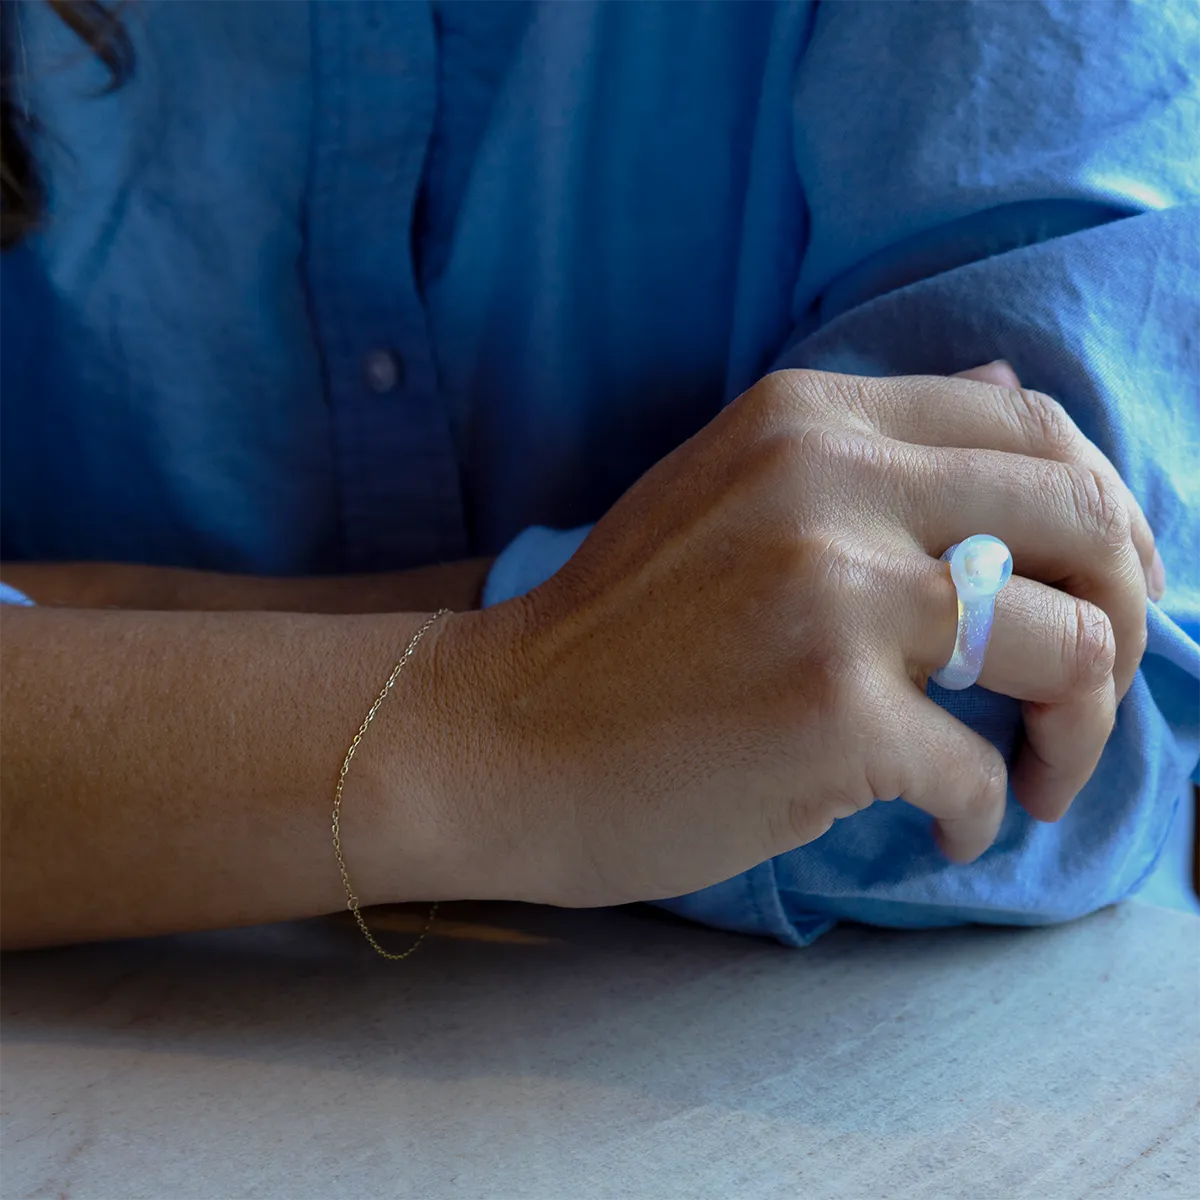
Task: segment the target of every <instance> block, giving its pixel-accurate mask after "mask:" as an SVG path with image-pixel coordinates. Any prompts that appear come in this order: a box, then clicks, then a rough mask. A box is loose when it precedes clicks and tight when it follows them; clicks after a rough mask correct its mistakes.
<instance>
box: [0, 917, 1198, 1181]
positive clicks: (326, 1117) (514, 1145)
mask: <svg viewBox="0 0 1200 1200" xmlns="http://www.w3.org/2000/svg"><path fill="white" fill-rule="evenodd" d="M374 920H375V923H376V924H378V925H381V926H385V927H390V933H391V936H392V937H394V938H395V939H396V940H397V942H398V944H399V943H402V941H403V938H404V936H405V931H406V930H408V929H411V928H412V927H413V926H414V924H415V923H416V922H417V921H418V920H419V917H418V916H417V915H416V914H415V913H412V912H409V911H406V910H392V911H389V912H386V913H376V914H375V916H374ZM2 995H3V1022H2V1025H0V1035H2V1060H0V1065H2V1068H3V1075H2V1089H3V1141H2V1152H3V1155H2V1158H0V1194H2V1195H3V1197H4V1198H5V1200H17V1198H18V1197H48V1198H50V1200H62V1198H69V1200H92V1198H104V1200H133V1198H135V1197H148V1198H153V1200H188V1198H199V1200H233V1198H241V1197H263V1198H266V1200H303V1198H306V1197H314V1198H320V1200H334V1198H338V1197H354V1198H364V1197H404V1198H413V1200H442V1198H443V1197H445V1198H450V1197H453V1198H455V1200H475V1198H479V1200H484V1198H486V1200H508V1198H510V1197H511V1198H513V1200H516V1198H521V1200H589V1198H597V1200H600V1198H603V1200H609V1198H610V1197H611V1198H616V1197H622V1198H635V1200H640V1198H643V1197H645V1198H647V1200H649V1198H654V1200H659V1198H663V1200H667V1198H671V1200H674V1198H676V1197H704V1198H709V1197H712V1198H720V1200H760V1198H765V1197H772V1198H774V1197H778V1198H780V1200H827V1198H828V1200H834V1198H837V1200H868V1198H869V1200H908V1198H910V1197H912V1198H918V1197H919V1198H922V1200H946V1198H949V1200H990V1198H993V1197H994V1198H996V1200H1025V1198H1028V1200H1083V1198H1085V1197H1086V1198H1088V1200H1101V1198H1103V1200H1133V1198H1137V1197H1141V1198H1153V1200H1173V1198H1176V1197H1180V1198H1182V1197H1188V1198H1191V1197H1194V1196H1195V1195H1197V1194H1198V1188H1197V1182H1196V1181H1197V1180H1198V1179H1200V1130H1198V1125H1197V1101H1198V1098H1200V920H1197V919H1196V918H1193V917H1190V916H1186V915H1183V914H1180V913H1172V912H1167V911H1165V910H1161V909H1155V908H1151V907H1149V906H1146V905H1137V904H1134V905H1128V906H1125V907H1122V908H1118V909H1111V910H1107V911H1105V912H1102V913H1099V914H1098V915H1096V916H1094V917H1091V918H1089V919H1088V920H1085V921H1082V922H1079V923H1076V924H1074V925H1070V926H1065V927H1061V928H1056V929H1040V930H1024V931H1022V930H995V929H962V930H950V931H941V932H933V933H917V934H913V933H894V932H880V931H871V930H866V929H859V928H842V929H839V930H836V931H835V932H834V933H832V934H830V935H829V936H827V937H826V938H824V939H822V940H821V941H820V942H818V943H817V944H816V945H815V946H813V947H811V948H810V949H807V950H787V949H783V948H781V947H778V946H775V945H773V944H771V943H768V942H764V941H757V940H754V939H751V938H741V937H735V936H730V935H726V934H721V933H717V932H713V931H711V930H706V929H701V928H699V927H696V926H692V925H687V924H684V923H682V922H678V921H676V920H675V919H673V918H669V917H666V916H665V915H662V914H658V913H656V912H654V911H653V910H649V909H636V908H635V909H614V910H606V911H591V912H570V911H559V910H553V909H541V908H533V907H525V906H521V905H486V906H484V905H481V906H450V907H449V908H447V909H446V910H445V919H443V920H442V921H441V922H440V924H439V936H438V937H437V938H436V940H434V941H432V942H431V943H430V944H428V945H427V946H424V947H422V949H421V951H420V952H419V953H418V954H417V955H415V956H414V957H413V958H411V959H409V960H407V961H406V962H404V963H400V964H395V963H389V962H385V961H384V960H382V959H378V958H376V957H375V956H374V955H373V954H372V952H371V951H370V950H369V949H368V948H367V947H366V946H365V944H364V943H363V942H362V941H361V938H360V937H359V936H358V934H357V933H356V931H355V930H354V929H353V927H352V926H351V925H350V924H349V923H348V920H347V919H344V918H341V917H337V918H328V919H324V920H319V921H310V922H301V923H296V924H291V925H279V926H270V927H263V928H256V929H245V930H237V931H232V932H225V933H214V934H193V935H188V936H184V937H177V938H170V939H160V940H154V941H144V942H131V943H123V944H114V945H104V946H91V947H82V948H75V949H69V950H56V951H38V952H33V953H25V954H14V955H9V956H7V957H6V958H5V959H4V961H3V992H2Z"/></svg>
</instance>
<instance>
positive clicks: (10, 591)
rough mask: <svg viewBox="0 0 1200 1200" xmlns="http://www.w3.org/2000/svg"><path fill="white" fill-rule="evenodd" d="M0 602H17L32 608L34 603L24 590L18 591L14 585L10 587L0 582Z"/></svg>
mask: <svg viewBox="0 0 1200 1200" xmlns="http://www.w3.org/2000/svg"><path fill="white" fill-rule="evenodd" d="M0 604H19V605H23V606H24V607H26V608H33V607H34V604H33V601H32V600H30V598H29V597H28V596H27V595H25V593H24V592H18V591H17V589H16V588H15V587H10V586H9V585H8V584H7V583H0Z"/></svg>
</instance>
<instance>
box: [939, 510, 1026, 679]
mask: <svg viewBox="0 0 1200 1200" xmlns="http://www.w3.org/2000/svg"><path fill="white" fill-rule="evenodd" d="M942 562H945V563H949V564H950V578H951V579H952V580H953V581H954V590H955V591H956V592H957V593H958V633H957V634H956V636H955V639H954V653H953V654H952V655H951V656H950V661H949V662H948V663H947V664H946V665H945V666H944V667H942V668H941V670H939V671H934V673H933V675H932V676H931V678H932V679H933V682H934V683H936V684H937V685H938V686H939V687H944V688H948V689H949V690H950V691H954V692H957V691H961V690H962V689H963V688H969V687H970V686H971V685H972V684H973V683H974V682H975V681H976V680H977V679H978V678H979V672H980V671H982V670H983V656H984V655H985V654H986V653H987V645H988V639H989V638H990V637H991V636H992V620H993V618H994V617H995V615H996V597H997V596H998V595H999V594H1000V592H1001V591H1002V590H1003V588H1004V585H1005V584H1006V583H1008V581H1009V580H1010V579H1011V578H1012V554H1011V552H1010V551H1009V549H1008V547H1007V546H1006V545H1005V544H1004V543H1003V542H1002V541H1001V540H1000V539H999V538H997V537H992V535H991V534H990V533H977V534H975V535H974V536H973V537H969V538H964V539H963V540H962V541H961V542H957V543H956V544H955V545H953V546H951V547H950V549H949V550H947V551H946V553H945V554H943V555H942Z"/></svg>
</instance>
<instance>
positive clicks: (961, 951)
mask: <svg viewBox="0 0 1200 1200" xmlns="http://www.w3.org/2000/svg"><path fill="white" fill-rule="evenodd" d="M444 914H445V917H444V919H443V920H442V921H441V922H440V925H439V930H440V935H439V936H438V937H437V938H436V939H434V940H433V941H431V942H430V944H429V945H427V946H425V947H422V949H421V951H420V952H419V954H417V955H415V956H414V957H413V958H412V959H409V960H407V961H405V962H404V963H391V962H387V961H384V960H382V959H380V958H378V957H377V956H375V955H374V953H373V952H372V951H370V949H369V948H368V947H367V946H366V945H365V944H364V943H363V942H362V940H361V939H360V938H359V936H358V934H357V931H356V930H355V929H354V928H353V926H352V925H351V924H350V922H349V919H348V918H342V917H335V918H325V919H321V920H316V921H307V922H298V923H295V924H288V925H279V926H265V927H260V928H254V929H244V930H234V931H225V932H220V933H203V934H189V935H185V936H180V937H173V938H163V939H155V940H146V941H136V942H125V943H112V944H105V945H95V946H85V947H75V948H69V949H62V950H47V951H32V952H25V953H20V954H12V955H9V956H7V957H6V959H5V961H4V970H3V983H4V987H3V1010H2V1011H3V1021H4V1037H5V1042H6V1043H7V1045H9V1046H10V1047H11V1046H14V1045H18V1044H21V1043H29V1042H54V1043H57V1044H59V1045H79V1046H97V1045H99V1046H103V1047H105V1048H111V1047H121V1048H123V1049H128V1048H130V1047H135V1048H137V1049H138V1050H141V1051H144V1052H147V1053H157V1054H186V1055H200V1056H211V1057H216V1058H221V1059H225V1060H236V1061H252V1062H253V1061H259V1062H263V1063H272V1064H275V1063H296V1064H297V1065H303V1066H304V1067H305V1068H306V1069H308V1070H313V1069H318V1070H319V1069H321V1068H324V1067H327V1068H329V1069H331V1070H333V1069H336V1070H347V1069H351V1070H353V1071H355V1072H356V1073H358V1074H359V1075H360V1076H365V1077H370V1076H372V1075H381V1076H391V1077H395V1076H404V1077H405V1078H412V1077H418V1076H419V1077H422V1078H425V1079H448V1080H466V1079H470V1078H475V1077H479V1076H481V1075H514V1076H519V1075H525V1074H529V1073H537V1074H538V1075H541V1076H546V1075H554V1076H560V1077H561V1076H566V1077H570V1078H574V1079H578V1078H581V1077H582V1078H585V1079H587V1080H588V1081H589V1082H592V1083H595V1084H597V1085H600V1086H605V1085H614V1086H620V1087H622V1088H629V1087H631V1086H632V1087H633V1088H635V1089H636V1090H646V1091H649V1092H652V1093H654V1094H655V1095H659V1096H670V1095H672V1094H674V1093H676V1092H678V1094H679V1096H680V1097H681V1098H682V1097H684V1096H695V1095H696V1094H697V1092H700V1093H702V1094H704V1093H707V1094H710V1095H712V1096H713V1098H714V1099H715V1098H716V1097H717V1096H718V1095H720V1094H725V1095H733V1094H736V1093H738V1092H739V1091H741V1090H743V1089H744V1088H745V1087H748V1086H750V1085H752V1084H753V1083H754V1081H756V1080H762V1079H763V1078H764V1072H768V1073H773V1072H779V1073H782V1072H787V1071H789V1070H794V1069H796V1068H797V1066H798V1065H799V1064H813V1063H815V1062H817V1061H818V1060H834V1061H836V1060H839V1059H841V1060H843V1061H846V1060H848V1059H849V1058H852V1057H854V1055H855V1054H857V1053H860V1052H861V1051H862V1048H863V1043H864V1041H865V1040H869V1039H872V1038H875V1036H876V1035H877V1034H881V1033H882V1034H884V1036H882V1037H879V1038H877V1039H876V1040H878V1042H879V1043H880V1046H883V1045H884V1044H886V1043H887V1041H888V1038H887V1036H886V1033H887V1031H888V1030H891V1031H892V1032H897V1031H898V1027H899V1026H902V1025H903V1023H905V1022H908V1021H911V1022H913V1023H914V1025H920V1024H923V1023H925V1022H930V1021H932V1022H936V1023H942V1022H945V1021H947V1020H953V1019H954V1013H955V1007H956V1003H957V1002H958V1001H957V1000H956V995H959V994H961V992H962V988H961V980H962V978H963V972H964V969H970V968H971V967H972V965H973V966H974V968H976V969H978V970H979V971H986V970H988V969H989V968H990V967H992V966H994V965H995V964H996V963H997V961H998V960H1001V961H1002V960H1004V959H1006V958H1008V957H1010V956H1013V955H1015V954H1019V953H1021V952H1022V949H1025V950H1028V949H1031V948H1032V946H1033V945H1034V944H1041V945H1042V947H1043V949H1047V950H1050V951H1051V952H1052V946H1053V943H1054V941H1055V940H1056V939H1057V938H1059V937H1060V936H1061V931H1055V930H1034V931H1030V930H996V929H960V930H945V931H938V932H934V933H888V932H880V931H875V930H864V929H857V928H843V929H839V930H837V931H835V932H834V933H832V934H830V935H828V936H827V937H825V938H824V939H822V940H821V941H819V942H818V943H817V944H816V945H814V946H812V947H810V948H808V949H806V950H802V951H796V950H787V949H783V948H782V947H778V946H776V945H774V944H773V943H770V942H765V941H760V940H756V939H751V938H744V937H737V936H733V935H726V934H722V933H718V932H714V931H712V930H707V929H702V928H700V927H697V926H694V925H691V924H689V923H687V922H683V921H680V920H678V919H676V918H673V917H670V916H668V915H667V914H663V913H659V912H658V911H657V910H653V909H649V908H636V907H635V908H626V909H612V910H600V911H588V912H584V911H575V912H572V911H566V910H562V911H559V910H553V909H542V908H536V907H529V906H523V905H515V904H507V905H474V906H472V905H455V906H447V908H446V909H445V910H444ZM389 917H390V920H389ZM1093 919H1094V920H1095V919H1097V918H1093ZM1098 919H1099V920H1101V921H1103V920H1105V919H1106V918H1105V916H1104V915H1103V914H1102V915H1101V916H1100V917H1099V918H1098ZM416 920H417V918H416V915H415V914H412V913H407V912H404V911H400V912H391V913H382V914H380V913H376V914H374V917H373V922H374V924H376V925H379V924H381V923H382V924H383V925H384V926H385V927H386V926H387V925H389V924H390V925H392V926H400V927H402V928H403V927H406V926H408V927H411V926H412V925H413V924H415V923H416ZM389 932H390V935H391V936H392V937H393V938H394V939H395V940H396V942H397V944H403V937H404V936H405V935H404V934H403V933H402V932H397V930H395V929H392V930H390V931H389ZM998 978H1000V979H1002V978H1003V972H1000V973H999V975H998ZM953 980H957V981H959V986H957V987H954V988H950V987H948V986H947V985H948V984H949V983H950V982H951V981H953ZM997 1002H998V1001H997ZM973 1003H975V1004H976V1005H978V1003H979V999H978V996H976V997H975V998H974V1001H973ZM909 1031H910V1033H916V1032H917V1030H916V1029H914V1028H912V1027H911V1026H910V1029H909ZM698 1075H699V1076H700V1077H699V1078H698ZM739 1103H741V1102H739Z"/></svg>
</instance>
